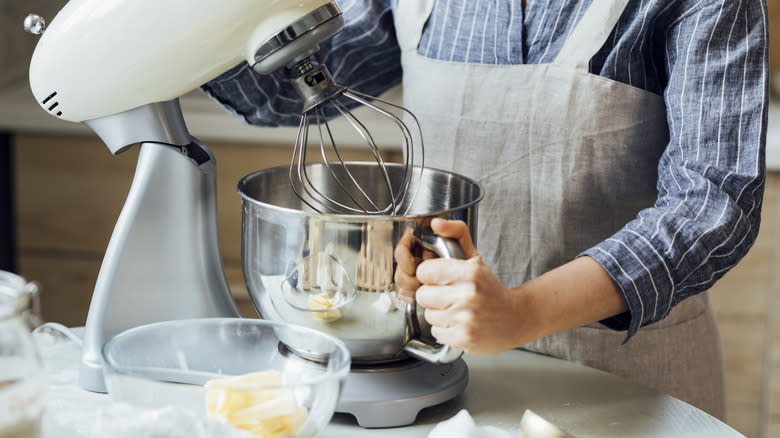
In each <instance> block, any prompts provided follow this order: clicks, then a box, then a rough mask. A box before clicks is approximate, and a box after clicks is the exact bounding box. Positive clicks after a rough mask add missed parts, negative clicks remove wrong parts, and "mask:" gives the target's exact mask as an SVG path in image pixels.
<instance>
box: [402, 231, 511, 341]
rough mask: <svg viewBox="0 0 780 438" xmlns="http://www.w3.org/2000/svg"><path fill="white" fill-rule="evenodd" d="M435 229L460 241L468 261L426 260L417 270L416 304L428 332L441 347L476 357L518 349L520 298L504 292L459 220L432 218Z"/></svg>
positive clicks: (503, 287) (505, 290)
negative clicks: (465, 352) (450, 347)
mask: <svg viewBox="0 0 780 438" xmlns="http://www.w3.org/2000/svg"><path fill="white" fill-rule="evenodd" d="M431 226H432V228H433V231H434V232H435V233H436V234H438V235H439V236H441V237H446V238H451V239H455V240H458V241H459V243H460V244H461V247H462V248H463V249H464V252H465V253H466V255H467V257H469V259H468V260H456V259H441V258H435V259H429V260H425V261H423V263H421V264H420V265H419V266H418V267H417V272H416V277H417V280H418V281H419V282H420V283H421V284H422V285H421V286H420V287H419V288H418V289H417V293H416V300H417V303H418V304H419V305H420V306H422V307H424V308H425V319H426V321H428V323H429V324H431V334H432V335H433V336H434V337H435V338H436V339H437V341H439V342H440V343H442V344H446V345H450V346H453V347H457V348H460V349H462V350H464V351H467V352H472V353H478V354H493V353H500V352H502V351H506V350H509V349H511V348H514V347H517V346H519V345H520V344H519V343H518V342H520V341H519V340H520V339H521V338H522V337H521V336H518V335H519V334H520V333H521V332H522V326H523V313H524V312H523V306H522V304H521V298H522V296H521V295H520V294H518V293H517V292H518V291H516V290H509V289H507V288H506V287H505V286H504V285H503V284H502V283H501V282H500V281H499V280H498V278H497V277H496V276H495V274H494V273H493V272H492V271H491V270H490V268H488V267H487V265H485V264H484V263H483V262H482V257H481V256H480V255H479V254H478V253H477V251H476V249H474V246H473V244H472V241H471V237H470V235H469V231H468V227H467V226H466V224H465V223H463V222H461V221H447V220H441V219H435V220H434V221H433V223H432V224H431Z"/></svg>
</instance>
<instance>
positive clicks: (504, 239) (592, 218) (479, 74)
mask: <svg viewBox="0 0 780 438" xmlns="http://www.w3.org/2000/svg"><path fill="white" fill-rule="evenodd" d="M433 3H434V0H398V5H397V8H396V16H395V20H396V29H397V34H398V40H399V45H400V47H401V50H402V57H401V59H402V63H403V71H404V77H403V85H404V93H403V98H404V106H406V107H407V108H409V109H410V110H411V111H412V112H413V113H414V114H415V115H416V116H417V117H418V119H419V121H420V123H421V126H422V132H423V134H424V137H425V165H426V166H427V167H431V168H440V169H447V170H452V171H455V172H458V173H461V174H463V175H465V176H468V177H471V178H473V179H475V180H477V181H479V182H480V183H481V184H482V185H483V186H484V187H485V189H486V194H485V198H484V199H483V201H482V203H481V205H480V208H479V215H480V218H479V226H478V234H477V236H475V237H476V240H477V241H478V245H477V247H478V248H479V250H480V253H481V254H482V256H483V258H484V261H485V263H486V264H487V265H488V266H490V267H491V268H492V269H493V271H494V272H495V273H496V275H497V276H498V278H499V279H500V280H501V281H502V282H503V283H504V284H505V285H506V286H508V287H515V286H517V285H519V284H521V283H523V282H525V281H527V280H529V279H531V278H534V277H536V276H539V275H541V274H543V273H545V272H547V271H549V270H551V269H552V268H555V267H557V266H560V265H562V264H564V263H566V262H568V261H570V260H572V259H573V258H575V257H576V256H577V255H578V254H579V253H580V252H582V251H584V250H586V249H588V248H590V247H592V246H594V245H595V244H597V243H599V242H601V241H602V240H604V239H606V238H608V237H610V236H611V235H613V234H614V233H615V232H617V231H619V230H620V229H621V228H622V227H623V226H624V225H625V224H626V223H628V222H630V221H631V220H634V219H635V218H636V216H637V214H638V213H639V211H640V210H641V209H643V208H649V207H652V205H653V203H654V201H655V200H656V198H657V191H656V182H657V164H658V160H659V158H660V156H661V154H662V153H663V150H664V148H665V147H666V145H667V143H668V128H667V122H666V114H665V105H664V102H663V99H662V98H661V96H658V95H656V94H653V93H649V92H646V91H644V90H641V89H639V88H636V87H632V86H629V85H626V84H623V83H620V82H617V81H614V80H611V79H607V78H603V77H600V76H598V75H593V74H590V73H589V72H588V64H589V61H590V59H591V58H592V57H593V56H594V55H595V54H596V53H597V52H598V51H599V49H600V48H601V47H602V46H603V44H604V42H605V41H606V39H607V37H608V36H609V34H610V33H611V31H612V29H613V28H614V27H615V24H616V23H617V20H618V19H619V18H620V15H621V14H622V12H623V10H624V9H625V6H626V4H627V3H628V0H600V1H598V2H594V3H593V6H592V7H590V8H589V10H588V11H587V12H586V13H585V15H584V16H583V18H582V19H581V21H580V22H579V23H578V24H577V26H576V27H575V29H574V30H573V31H572V32H571V34H570V36H569V38H568V39H567V41H566V43H565V44H564V46H563V48H562V50H561V52H560V54H559V55H558V57H557V58H556V59H555V61H554V62H552V63H550V64H539V65H483V64H467V63H453V62H445V61H439V60H434V59H429V58H426V57H423V56H420V55H419V54H418V53H417V46H418V45H419V42H420V37H421V35H422V32H423V29H424V27H425V23H426V21H427V20H428V17H429V16H430V14H431V11H432V8H433ZM624 338H625V333H622V332H616V331H613V330H610V329H608V328H606V327H604V326H602V325H601V324H598V323H597V324H591V325H589V326H586V327H581V328H577V329H574V330H570V331H567V332H563V333H559V334H555V335H552V336H549V337H547V338H544V339H541V340H539V341H536V342H533V343H531V344H529V345H526V346H524V347H523V348H526V349H528V350H531V351H535V352H539V353H543V354H548V355H552V356H555V357H559V358H563V359H566V360H570V361H574V362H579V363H582V364H585V365H588V366H591V367H594V368H598V369H602V370H605V371H608V372H611V373H613V374H617V375H620V376H623V377H626V378H628V379H630V380H633V381H636V382H639V383H642V384H644V385H646V386H649V387H652V388H655V389H657V390H659V391H662V392H664V393H666V394H670V395H672V396H675V397H677V398H679V399H682V400H684V401H687V402H689V403H691V404H693V405H695V406H697V407H699V408H701V409H703V410H705V411H707V412H709V413H710V414H712V415H714V416H716V417H719V418H723V417H724V416H725V404H724V382H723V359H722V352H721V347H720V338H719V335H718V330H717V326H716V325H715V319H714V317H713V312H712V309H711V307H710V304H709V299H708V296H707V294H706V293H702V294H699V295H696V296H693V297H691V298H688V299H687V300H685V301H683V302H682V303H680V304H679V305H678V306H676V307H675V308H674V309H672V311H671V313H670V314H669V315H668V316H667V317H666V318H665V319H664V320H662V321H660V322H658V323H656V324H652V325H650V326H648V327H644V328H642V329H641V330H639V332H638V333H637V334H636V335H635V336H634V337H632V338H631V340H629V342H628V343H626V344H625V345H621V344H622V341H623V340H624Z"/></svg>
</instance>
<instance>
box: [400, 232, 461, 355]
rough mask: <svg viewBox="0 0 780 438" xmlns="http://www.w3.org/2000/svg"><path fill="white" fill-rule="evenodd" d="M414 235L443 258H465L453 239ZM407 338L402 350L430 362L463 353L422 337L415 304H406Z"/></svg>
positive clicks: (425, 246) (423, 234)
mask: <svg viewBox="0 0 780 438" xmlns="http://www.w3.org/2000/svg"><path fill="white" fill-rule="evenodd" d="M414 234H415V237H417V238H418V239H419V242H420V243H421V244H422V246H423V247H424V248H425V249H428V250H430V251H433V252H434V253H436V254H437V255H438V256H439V257H441V258H444V259H461V260H465V259H466V254H465V253H464V252H463V249H462V248H461V247H460V244H458V242H457V241H456V240H454V239H447V238H444V237H441V236H437V235H436V234H434V233H432V232H419V231H418V230H415V233H414ZM406 327H407V339H409V340H408V341H407V342H406V344H405V345H404V351H406V352H407V353H409V354H410V355H411V356H414V357H416V358H418V359H421V360H424V361H426V362H431V363H452V362H455V361H456V360H458V359H459V358H460V356H461V355H463V350H461V349H460V348H455V347H451V346H449V345H443V344H439V343H438V342H436V341H434V340H433V339H432V338H431V339H423V338H422V337H421V336H420V335H421V330H420V322H419V321H418V320H417V305H416V304H407V305H406Z"/></svg>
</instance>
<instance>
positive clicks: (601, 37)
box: [553, 0, 629, 72]
mask: <svg viewBox="0 0 780 438" xmlns="http://www.w3.org/2000/svg"><path fill="white" fill-rule="evenodd" d="M628 1H629V0H612V1H609V0H593V3H592V4H591V5H590V7H588V10H587V11H585V15H583V16H582V19H580V22H579V23H577V26H576V27H575V28H574V30H572V32H571V33H570V34H569V38H568V39H567V40H566V42H565V43H564V44H563V48H562V49H561V51H560V53H558V56H557V57H556V58H555V61H553V63H554V64H558V65H566V66H570V67H573V68H576V69H578V70H584V71H586V72H587V71H588V65H589V64H590V60H591V59H592V58H593V57H594V56H595V55H596V53H598V51H599V50H601V47H602V46H604V43H605V42H606V41H607V38H609V35H610V34H611V33H612V30H613V29H614V28H615V26H616V25H617V22H618V20H619V19H620V16H621V15H623V11H624V10H625V9H626V5H628Z"/></svg>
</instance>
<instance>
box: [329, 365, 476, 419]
mask: <svg viewBox="0 0 780 438" xmlns="http://www.w3.org/2000/svg"><path fill="white" fill-rule="evenodd" d="M467 383H468V367H467V366H466V362H464V361H463V359H458V360H457V361H455V362H454V363H451V364H431V363H425V362H417V361H415V362H412V363H411V364H410V365H407V366H403V367H394V366H391V367H388V368H384V369H383V368H374V369H371V370H357V371H355V370H353V371H352V372H351V373H350V375H349V376H348V377H347V381H346V383H345V384H344V390H343V391H342V395H341V401H340V402H339V405H338V407H337V408H336V411H337V412H340V413H346V414H351V415H353V416H354V417H355V418H356V419H357V422H358V425H360V426H361V427H365V428H380V427H399V426H406V425H409V424H412V423H414V421H415V419H416V418H417V414H418V413H419V412H420V411H421V410H422V409H424V408H427V407H429V406H435V405H438V404H440V403H443V402H445V401H448V400H451V399H453V398H455V397H457V396H458V395H460V394H461V393H462V392H463V390H465V389H466V384H467Z"/></svg>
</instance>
